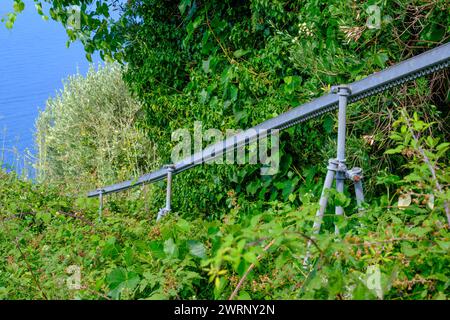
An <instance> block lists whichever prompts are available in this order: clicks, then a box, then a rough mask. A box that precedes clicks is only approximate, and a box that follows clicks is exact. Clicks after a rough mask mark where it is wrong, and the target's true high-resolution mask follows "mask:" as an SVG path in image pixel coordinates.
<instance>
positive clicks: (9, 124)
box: [0, 0, 100, 172]
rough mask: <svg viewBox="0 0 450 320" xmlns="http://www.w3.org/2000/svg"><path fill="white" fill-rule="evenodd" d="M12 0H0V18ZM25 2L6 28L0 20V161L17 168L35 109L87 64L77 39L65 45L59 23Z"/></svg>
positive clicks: (30, 144) (28, 145)
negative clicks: (45, 18)
mask: <svg viewBox="0 0 450 320" xmlns="http://www.w3.org/2000/svg"><path fill="white" fill-rule="evenodd" d="M12 3H13V1H12V0H6V1H5V0H2V1H0V19H1V18H3V17H4V16H5V15H6V14H7V13H9V12H11V11H12ZM25 4H26V8H25V10H24V12H22V13H21V14H19V15H18V17H17V20H16V23H15V25H14V27H13V29H12V30H8V29H6V27H5V26H4V24H3V23H1V24H0V163H2V166H3V167H9V168H11V167H13V168H14V169H15V170H16V171H19V172H20V171H22V170H23V168H24V157H25V155H26V150H27V149H28V150H29V151H30V152H31V154H34V153H35V148H34V131H35V121H36V117H37V115H38V110H39V109H44V107H45V102H46V100H47V99H48V98H49V97H52V96H55V95H56V92H57V91H59V90H60V89H62V87H63V85H62V80H63V79H65V78H66V77H67V76H69V75H71V74H75V73H77V72H79V73H80V74H85V73H86V71H87V70H88V68H89V62H88V61H87V59H86V57H85V53H84V49H83V47H82V45H81V43H73V44H71V46H70V47H69V48H66V41H67V35H66V32H65V30H64V28H63V26H62V25H60V24H58V23H57V22H54V21H52V20H48V21H44V20H43V19H42V18H41V17H40V16H39V15H38V14H37V12H36V10H35V8H34V3H33V1H32V0H26V1H25ZM93 60H94V63H95V64H96V63H98V62H99V60H100V59H99V57H98V56H97V55H96V56H94V57H93Z"/></svg>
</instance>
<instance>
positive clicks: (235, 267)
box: [0, 113, 450, 299]
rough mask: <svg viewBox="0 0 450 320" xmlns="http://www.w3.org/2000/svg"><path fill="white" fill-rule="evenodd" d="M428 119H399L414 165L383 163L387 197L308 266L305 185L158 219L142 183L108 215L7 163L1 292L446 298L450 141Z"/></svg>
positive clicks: (309, 215)
mask: <svg viewBox="0 0 450 320" xmlns="http://www.w3.org/2000/svg"><path fill="white" fill-rule="evenodd" d="M428 126H429V124H427V123H425V122H422V121H421V120H420V119H418V118H417V116H416V115H415V116H414V117H413V118H412V119H410V118H409V117H407V116H406V113H405V117H403V118H402V119H400V120H399V121H398V122H397V123H396V124H395V127H396V128H398V129H397V132H395V133H393V134H392V139H393V140H394V141H396V142H397V147H396V148H395V149H391V150H389V151H388V153H391V154H394V153H397V152H403V151H404V150H409V155H406V154H405V155H404V156H405V157H409V159H410V161H409V165H408V167H407V172H408V175H406V176H404V177H403V178H401V177H398V176H395V175H391V174H380V176H379V177H378V179H377V181H378V183H380V184H381V185H383V187H384V188H386V189H387V192H386V196H385V197H382V198H380V199H378V200H377V201H373V202H372V204H371V205H368V206H366V207H365V209H364V210H363V211H362V212H361V213H360V214H358V215H354V216H352V217H350V218H347V219H342V220H337V221H336V223H337V224H338V225H339V227H340V229H341V231H342V235H341V236H339V235H335V234H334V232H333V231H331V232H330V231H325V232H323V233H322V234H320V235H319V236H318V237H316V239H315V240H314V244H313V245H312V246H311V249H310V257H309V265H308V266H304V265H303V260H304V256H305V254H306V248H307V246H306V243H307V241H308V240H309V239H310V236H309V234H310V233H311V228H312V220H313V215H314V212H315V210H316V209H317V203H316V202H315V201H311V198H310V196H308V195H305V194H299V193H298V192H297V193H292V195H293V197H290V201H288V202H286V203H281V202H278V201H274V202H271V203H270V208H269V209H266V210H261V207H260V206H258V205H255V206H254V207H253V208H251V210H249V212H247V213H243V212H242V210H241V209H240V208H239V205H238V204H237V203H236V194H230V195H229V197H230V200H231V205H232V209H231V210H230V211H229V213H228V214H227V215H226V216H224V217H223V219H221V220H209V221H208V220H204V219H195V220H186V219H183V218H182V217H180V216H178V215H171V216H170V217H167V218H166V219H164V220H163V221H162V222H161V223H158V224H154V223H152V222H151V221H149V220H148V212H147V211H146V209H145V208H144V205H143V204H144V203H145V199H142V197H141V196H140V192H138V191H136V192H133V194H131V195H129V198H128V199H129V200H131V201H124V200H120V199H118V200H114V201H111V203H110V206H109V207H108V208H107V210H105V212H104V217H103V221H102V222H98V221H96V219H95V218H96V209H97V201H96V200H88V199H86V198H80V199H73V198H69V197H67V196H64V195H62V194H61V192H60V190H58V189H55V188H52V187H49V186H45V185H36V184H31V183H29V182H21V181H18V180H17V179H16V178H15V177H14V176H10V175H6V174H4V173H2V174H1V179H0V197H1V198H0V201H1V202H0V203H1V204H2V205H1V207H0V217H1V222H0V223H1V226H2V227H1V228H0V241H1V244H2V245H1V246H0V252H1V255H2V256H4V257H5V263H4V264H2V265H0V298H16V299H17V298H36V299H61V298H65V299H67V298H82V299H117V298H121V299H129V298H144V299H147V298H150V299H166V298H178V299H180V298H182V299H199V298H210V299H212V298H216V299H217V298H241V299H242V298H244V299H246V298H247V299H248V298H254V299H274V298H277V299H287V298H291V299H297V298H315V299H376V298H384V299H446V298H448V292H449V289H448V288H449V285H450V283H449V278H450V274H449V268H448V264H449V262H450V261H449V259H450V256H449V255H448V252H449V248H450V238H449V231H448V227H447V225H446V221H445V219H444V215H443V205H442V202H443V201H444V200H447V201H448V200H450V194H449V192H448V190H447V191H445V192H444V193H438V192H436V188H435V185H436V183H437V184H439V185H441V186H442V187H445V188H446V189H447V188H448V181H449V178H450V177H449V172H450V171H449V170H448V168H449V167H448V162H446V160H447V159H445V160H444V159H443V158H442V156H443V155H445V153H446V152H448V150H449V143H440V142H439V141H438V139H437V138H433V137H431V136H428V137H427V138H424V139H419V138H417V136H419V135H420V133H423V132H425V130H427V127H428ZM422 152H423V153H424V154H426V155H428V160H429V162H426V161H424V158H423V156H422ZM428 165H431V166H432V167H433V168H434V171H435V175H434V176H433V174H432V173H431V171H430V167H429V166H428ZM434 177H436V179H435V178H434ZM430 190H434V191H433V192H434V193H430ZM433 195H434V196H433ZM297 196H300V197H302V198H303V200H302V201H303V205H302V206H300V207H298V206H295V205H294V200H295V197H297ZM407 197H410V198H409V199H410V201H405V198H407ZM332 198H333V199H334V201H335V202H339V203H341V204H343V205H344V206H347V205H348V199H346V198H344V199H342V198H335V197H332ZM411 198H412V200H411ZM329 218H331V217H329ZM152 220H153V219H152ZM249 271H252V272H249ZM241 280H242V281H241ZM240 282H242V283H241V284H239V283H240ZM233 291H235V293H233Z"/></svg>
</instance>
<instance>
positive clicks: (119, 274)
mask: <svg viewBox="0 0 450 320" xmlns="http://www.w3.org/2000/svg"><path fill="white" fill-rule="evenodd" d="M139 282H140V278H139V275H138V274H137V273H135V272H131V271H127V270H126V269H125V268H116V269H114V270H113V271H111V272H110V273H109V274H108V276H107V277H106V283H107V284H108V287H109V288H110V289H111V291H110V292H109V295H110V296H111V297H112V298H113V299H118V298H119V296H120V293H121V292H122V291H123V290H124V289H128V290H130V291H133V290H134V289H135V288H136V286H137V285H138V284H139Z"/></svg>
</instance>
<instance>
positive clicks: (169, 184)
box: [156, 164, 175, 221]
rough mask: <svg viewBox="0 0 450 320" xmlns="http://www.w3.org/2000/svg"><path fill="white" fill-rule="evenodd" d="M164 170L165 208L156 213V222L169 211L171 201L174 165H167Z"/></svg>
mask: <svg viewBox="0 0 450 320" xmlns="http://www.w3.org/2000/svg"><path fill="white" fill-rule="evenodd" d="M164 168H166V169H167V190H166V206H165V207H164V208H161V209H160V210H159V212H158V217H157V218H156V221H159V220H161V218H162V217H164V216H165V215H166V214H168V213H169V212H170V210H171V201H172V175H173V172H174V170H175V165H173V164H168V165H165V166H164Z"/></svg>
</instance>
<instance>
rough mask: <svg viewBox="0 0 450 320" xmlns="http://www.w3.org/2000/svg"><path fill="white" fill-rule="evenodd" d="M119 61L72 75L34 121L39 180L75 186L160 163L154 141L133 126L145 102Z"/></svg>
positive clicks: (92, 185) (82, 187) (112, 178)
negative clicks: (134, 92)
mask: <svg viewBox="0 0 450 320" xmlns="http://www.w3.org/2000/svg"><path fill="white" fill-rule="evenodd" d="M121 70H122V69H121V67H120V66H118V65H114V64H110V65H106V66H105V67H99V68H98V70H97V71H96V70H95V69H94V68H93V67H91V68H90V69H89V71H88V73H87V76H86V77H83V76H81V75H76V76H71V77H69V78H68V79H67V81H65V83H64V89H63V90H62V91H61V92H60V93H59V94H58V95H57V97H55V98H51V99H49V100H48V101H47V104H46V108H45V110H44V111H42V112H40V114H39V118H38V120H37V122H36V128H37V132H36V144H37V148H38V160H37V162H36V168H37V174H38V180H39V181H48V182H53V183H57V184H63V185H67V186H69V187H70V189H72V190H85V189H86V188H88V189H89V188H95V187H96V186H101V185H104V184H107V183H113V182H117V181H118V180H122V179H128V178H130V177H133V176H136V175H138V174H141V173H142V172H144V171H146V170H150V169H152V168H154V167H155V166H156V165H157V163H158V158H157V154H156V152H155V146H156V144H155V142H152V141H150V140H149V139H148V138H147V136H146V135H145V133H144V132H143V131H142V130H140V129H138V128H137V127H136V126H135V123H136V121H137V120H138V119H139V117H140V114H141V111H142V105H141V104H140V103H139V102H138V101H137V100H136V99H135V98H133V96H132V95H131V94H130V93H129V91H128V89H127V87H126V86H125V84H124V82H123V81H122V71H121Z"/></svg>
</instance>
